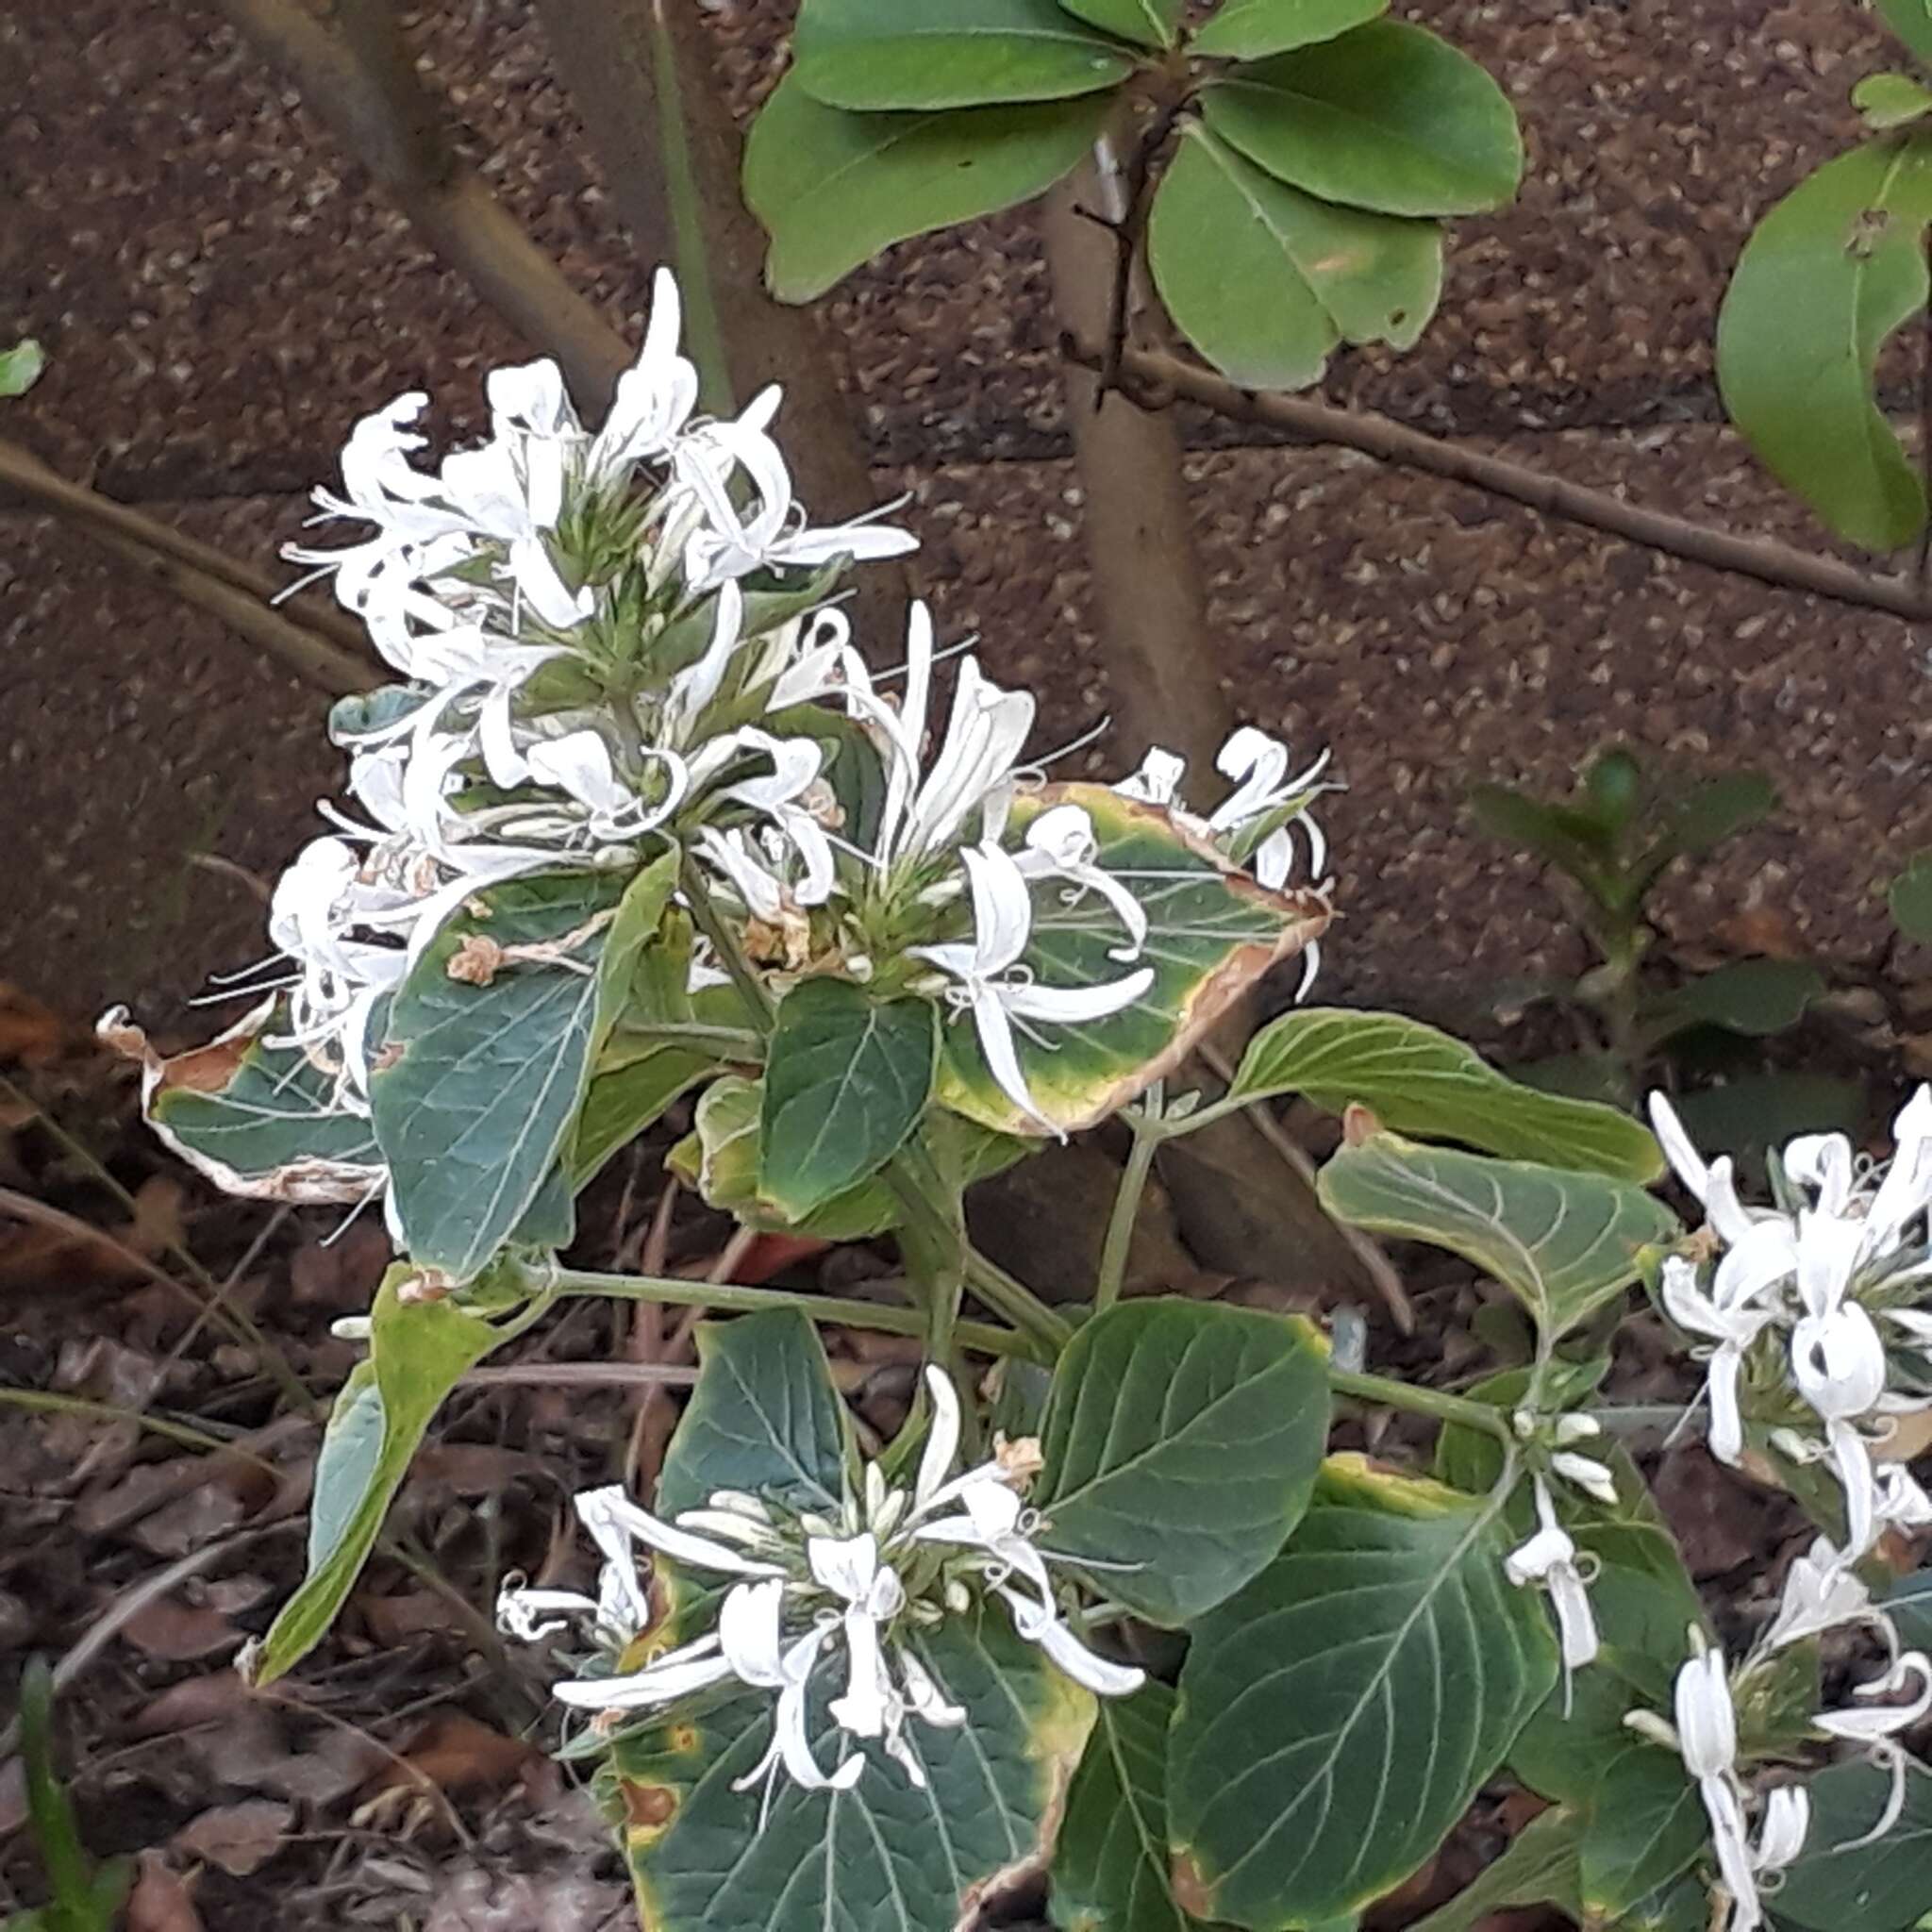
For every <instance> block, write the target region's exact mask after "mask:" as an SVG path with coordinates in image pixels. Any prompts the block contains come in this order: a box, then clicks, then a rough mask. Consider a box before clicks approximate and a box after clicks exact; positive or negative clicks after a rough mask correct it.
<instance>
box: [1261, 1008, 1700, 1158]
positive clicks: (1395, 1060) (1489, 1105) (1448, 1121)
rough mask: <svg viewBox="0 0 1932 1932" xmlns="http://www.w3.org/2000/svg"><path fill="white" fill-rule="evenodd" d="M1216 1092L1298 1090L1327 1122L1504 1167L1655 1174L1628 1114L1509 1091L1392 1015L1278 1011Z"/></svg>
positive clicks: (1450, 1042) (1456, 1049)
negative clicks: (1421, 1137) (1368, 1125)
mask: <svg viewBox="0 0 1932 1932" xmlns="http://www.w3.org/2000/svg"><path fill="white" fill-rule="evenodd" d="M1228 1091H1229V1092H1230V1094H1238V1095H1240V1096H1241V1097H1242V1098H1244V1099H1250V1100H1260V1099H1265V1098H1268V1097H1269V1096H1271V1095H1274V1094H1277V1093H1300V1094H1303V1095H1305V1096H1306V1097H1307V1099H1309V1100H1311V1101H1313V1102H1314V1104H1315V1105H1316V1106H1317V1107H1321V1108H1326V1109H1327V1110H1328V1111H1329V1112H1330V1113H1340V1112H1341V1111H1342V1109H1343V1108H1347V1107H1348V1106H1350V1105H1351V1104H1355V1105H1359V1106H1362V1107H1366V1108H1369V1110H1370V1111H1371V1112H1372V1113H1374V1115H1375V1117H1376V1118H1377V1119H1378V1120H1379V1121H1381V1122H1382V1123H1383V1124H1384V1125H1386V1126H1389V1127H1392V1128H1393V1129H1395V1131H1396V1132H1398V1133H1404V1134H1426V1135H1429V1136H1432V1137H1438V1138H1441V1139H1443V1140H1453V1141H1467V1142H1469V1144H1470V1145H1471V1146H1474V1147H1479V1148H1481V1149H1482V1150H1483V1151H1484V1152H1485V1153H1488V1154H1495V1155H1500V1156H1502V1157H1503V1158H1506V1159H1520V1160H1536V1161H1539V1162H1541V1164H1542V1165H1544V1166H1547V1167H1574V1168H1582V1169H1588V1170H1591V1171H1592V1172H1595V1173H1599V1174H1611V1175H1614V1176H1615V1177H1617V1178H1618V1179H1621V1180H1633V1181H1649V1180H1655V1179H1656V1178H1657V1175H1658V1174H1661V1173H1662V1172H1663V1157H1662V1156H1661V1155H1660V1154H1659V1153H1658V1151H1657V1141H1656V1140H1655V1139H1654V1138H1653V1137H1652V1135H1651V1134H1650V1132H1649V1131H1648V1129H1646V1128H1645V1127H1643V1126H1642V1125H1641V1124H1639V1123H1638V1122H1636V1121H1634V1120H1632V1119H1631V1118H1630V1116H1629V1115H1628V1114H1626V1113H1624V1112H1622V1111H1621V1110H1620V1109H1618V1108H1613V1107H1604V1106H1600V1105H1598V1104H1597V1103H1595V1102H1592V1101H1584V1100H1567V1099H1565V1098H1563V1097H1562V1096H1561V1095H1559V1094H1554V1093H1545V1092H1542V1091H1540V1090H1538V1089H1536V1088H1533V1087H1523V1086H1519V1085H1518V1084H1517V1083H1516V1082H1515V1081H1514V1080H1511V1079H1507V1078H1506V1077H1505V1076H1504V1075H1503V1074H1499V1073H1498V1072H1497V1071H1496V1070H1495V1068H1493V1067H1492V1066H1491V1065H1490V1064H1489V1062H1488V1061H1486V1060H1485V1059H1484V1058H1482V1056H1481V1055H1480V1054H1478V1053H1477V1052H1475V1050H1474V1048H1473V1047H1468V1046H1465V1045H1464V1044H1463V1043H1462V1042H1461V1041H1459V1040H1455V1039H1452V1038H1451V1037H1450V1036H1449V1035H1448V1034H1446V1033H1439V1032H1438V1031H1437V1030H1436V1028H1435V1027H1433V1026H1424V1024H1422V1022H1421V1021H1419V1020H1407V1019H1405V1018H1403V1016H1402V1015H1401V1014H1399V1013H1357V1012H1350V1011H1348V1010H1346V1009H1344V1008H1339V1007H1308V1008H1303V1009H1302V1010H1300V1011H1299V1012H1293V1013H1288V1014H1285V1015H1283V1017H1282V1018H1281V1019H1279V1020H1276V1021H1275V1022H1274V1023H1273V1024H1271V1025H1268V1026H1265V1027H1263V1028H1262V1030H1261V1031H1260V1032H1259V1033H1257V1035H1256V1036H1255V1038H1254V1039H1253V1040H1252V1041H1249V1043H1248V1050H1247V1052H1246V1054H1245V1055H1243V1057H1242V1058H1241V1067H1240V1069H1239V1071H1238V1072H1237V1073H1236V1074H1235V1080H1234V1085H1233V1086H1232V1087H1231V1088H1230V1089H1229V1090H1228Z"/></svg>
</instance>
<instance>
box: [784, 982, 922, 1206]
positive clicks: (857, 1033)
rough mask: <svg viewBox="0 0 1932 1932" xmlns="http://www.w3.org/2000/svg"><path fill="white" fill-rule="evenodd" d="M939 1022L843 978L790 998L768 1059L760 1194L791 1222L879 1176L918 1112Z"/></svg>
mask: <svg viewBox="0 0 1932 1932" xmlns="http://www.w3.org/2000/svg"><path fill="white" fill-rule="evenodd" d="M938 1054H939V1015H938V1010H937V1008H934V1007H933V1006H932V1004H931V1003H930V1002H929V1001H926V1000H922V999H902V1000H875V999H873V998H871V997H870V996H869V995H868V994H867V993H866V992H864V991H862V990H861V989H860V988H858V987H857V986H854V985H852V984H851V983H850V982H849V981H847V980H842V979H808V980H806V981H805V982H804V983H803V984H802V985H799V986H796V987H794V988H793V989H792V990H791V992H790V993H788V994H787V995H786V997H785V999H784V1001H783V1003H782V1004H781V1005H780V1006H779V1008H778V1024H777V1025H776V1026H775V1027H774V1029H773V1033H772V1042H771V1048H770V1051H769V1053H768V1054H767V1056H766V1059H765V1078H764V1117H763V1120H762V1122H761V1123H760V1127H759V1152H758V1158H759V1169H758V1192H759V1194H760V1195H761V1196H762V1197H763V1199H764V1200H765V1201H767V1202H768V1203H769V1204H770V1205H771V1206H772V1207H773V1208H774V1209H775V1210H776V1211H777V1212H778V1213H780V1214H782V1215H784V1216H785V1217H786V1219H787V1220H789V1221H803V1220H804V1219H805V1217H806V1216H807V1215H808V1214H809V1213H810V1212H811V1211H812V1209H813V1208H818V1207H821V1206H823V1205H824V1203H825V1202H826V1201H829V1200H830V1199H831V1198H832V1197H833V1196H834V1195H835V1194H840V1193H842V1192H843V1191H845V1190H846V1189H848V1188H853V1187H857V1186H858V1183H859V1182H860V1181H863V1180H866V1179H869V1178H870V1177H871V1176H872V1175H873V1174H876V1173H877V1172H878V1170H879V1169H880V1168H882V1167H883V1166H884V1165H885V1164H886V1162H887V1161H888V1160H890V1159H891V1158H892V1156H893V1155H894V1154H896V1153H897V1152H898V1151H899V1148H900V1147H901V1146H902V1145H903V1144H904V1142H905V1140H906V1137H907V1135H908V1134H909V1133H910V1132H911V1131H912V1129H913V1127H914V1126H915V1125H916V1124H918V1121H919V1117H920V1115H921V1114H922V1113H924V1111H925V1103H926V1101H927V1099H928V1098H929V1097H930V1095H931V1093H932V1082H933V1068H934V1063H935V1060H936V1059H937V1057H938Z"/></svg>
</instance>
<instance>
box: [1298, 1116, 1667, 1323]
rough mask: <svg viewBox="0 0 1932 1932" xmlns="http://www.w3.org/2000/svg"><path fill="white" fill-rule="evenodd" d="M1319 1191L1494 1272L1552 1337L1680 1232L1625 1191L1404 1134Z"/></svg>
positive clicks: (1340, 1209)
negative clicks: (1649, 1249) (1644, 1255)
mask: <svg viewBox="0 0 1932 1932" xmlns="http://www.w3.org/2000/svg"><path fill="white" fill-rule="evenodd" d="M1319 1191H1320V1193H1321V1198H1322V1205H1323V1206H1324V1208H1327V1209H1328V1211H1329V1212H1330V1213H1331V1214H1334V1215H1336V1216H1338V1217H1339V1218H1340V1219H1341V1220H1343V1221H1346V1222H1350V1223H1352V1224H1354V1225H1355V1226H1357V1227H1363V1228H1367V1229H1369V1230H1370V1231H1371V1232H1372V1233H1374V1234H1386V1235H1395V1236H1399V1237H1401V1238H1402V1239H1404V1240H1407V1241H1427V1242H1428V1243H1430V1245H1432V1246H1434V1247H1439V1248H1447V1249H1448V1250H1449V1251H1450V1252H1451V1253H1452V1254H1456V1255H1460V1256H1461V1257H1463V1259H1464V1260H1466V1261H1473V1262H1474V1263H1475V1265H1476V1266H1477V1267H1479V1268H1482V1269H1485V1270H1487V1271H1488V1272H1489V1273H1490V1274H1492V1275H1494V1276H1495V1278H1496V1279H1497V1280H1498V1281H1500V1282H1501V1283H1502V1284H1503V1286H1504V1287H1505V1288H1507V1289H1508V1290H1509V1291H1511V1292H1512V1293H1513V1294H1515V1295H1516V1296H1517V1297H1518V1299H1519V1300H1521V1301H1522V1302H1523V1304H1524V1307H1527V1308H1528V1309H1529V1311H1530V1313H1531V1314H1532V1315H1533V1316H1534V1317H1535V1318H1536V1320H1537V1322H1538V1324H1540V1325H1541V1327H1542V1328H1543V1329H1544V1330H1545V1331H1546V1332H1547V1333H1548V1334H1550V1335H1551V1336H1553V1337H1554V1336H1559V1335H1562V1334H1565V1333H1567V1332H1568V1331H1569V1330H1570V1329H1572V1328H1574V1327H1575V1326H1576V1324H1578V1323H1580V1322H1582V1321H1585V1320H1587V1319H1588V1318H1589V1316H1590V1315H1591V1314H1592V1313H1593V1312H1594V1311H1595V1310H1596V1309H1597V1308H1599V1307H1602V1306H1603V1305H1604V1304H1605V1303H1606V1302H1607V1301H1608V1300H1609V1299H1610V1298H1611V1297H1612V1296H1614V1295H1615V1294H1616V1293H1617V1292H1618V1291H1620V1290H1621V1289H1623V1288H1624V1287H1625V1286H1626V1285H1627V1284H1628V1283H1630V1282H1631V1281H1633V1280H1635V1279H1636V1277H1637V1274H1638V1268H1639V1257H1640V1254H1641V1250H1642V1249H1643V1248H1645V1247H1646V1246H1649V1245H1652V1244H1654V1243H1658V1242H1662V1241H1670V1240H1672V1239H1673V1238H1674V1237H1675V1236H1676V1235H1677V1234H1679V1233H1680V1232H1681V1231H1682V1230H1681V1228H1680V1227H1679V1225H1678V1223H1677V1220H1676V1217H1675V1216H1674V1214H1672V1213H1671V1211H1670V1210H1669V1209H1668V1208H1665V1207H1664V1206H1663V1204H1662V1203H1661V1202H1659V1201H1657V1200H1654V1199H1653V1198H1652V1197H1651V1196H1650V1195H1649V1194H1646V1193H1645V1192H1643V1191H1642V1190H1641V1188H1635V1187H1632V1186H1630V1185H1629V1184H1628V1183H1626V1182H1624V1181H1615V1180H1611V1179H1609V1178H1607V1176H1605V1175H1602V1174H1575V1173H1571V1172H1569V1171H1567V1170H1565V1169H1562V1168H1554V1167H1541V1166H1537V1165H1535V1164H1533V1163H1531V1162H1528V1161H1515V1160H1492V1159H1490V1158H1487V1157H1486V1156H1483V1155H1478V1154H1464V1153H1461V1152H1460V1151H1458V1150H1457V1149H1455V1148H1450V1147H1423V1146H1419V1145H1418V1144H1417V1143H1416V1142H1414V1141H1405V1140H1403V1139H1402V1138H1401V1137H1400V1136H1399V1135H1396V1134H1388V1133H1378V1134H1374V1135H1371V1136H1370V1138H1369V1139H1368V1140H1366V1141H1362V1142H1360V1143H1359V1144H1358V1145H1355V1146H1343V1147H1342V1148H1341V1149H1340V1150H1339V1151H1338V1152H1337V1153H1336V1154H1335V1155H1334V1156H1333V1157H1332V1158H1331V1159H1330V1160H1329V1162H1328V1164H1327V1166H1326V1167H1324V1169H1323V1170H1322V1175H1321V1180H1320V1183H1319Z"/></svg>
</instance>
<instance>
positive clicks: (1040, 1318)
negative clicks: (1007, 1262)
mask: <svg viewBox="0 0 1932 1932" xmlns="http://www.w3.org/2000/svg"><path fill="white" fill-rule="evenodd" d="M966 1286H967V1287H968V1288H970V1289H971V1290H972V1291H973V1292H974V1294H976V1295H977V1296H978V1297H979V1299H980V1300H981V1301H983V1302H984V1303H985V1304H986V1305H987V1307H990V1308H991V1309H993V1310H994V1311H995V1312H996V1313H999V1314H1002V1315H1004V1316H1005V1317H1006V1318H1007V1320H1008V1321H1009V1322H1010V1323H1012V1324H1013V1325H1014V1326H1015V1327H1016V1328H1020V1329H1024V1331H1025V1333H1026V1334H1027V1335H1028V1336H1029V1337H1030V1338H1031V1339H1032V1341H1034V1342H1035V1343H1036V1344H1037V1345H1038V1344H1043V1345H1044V1346H1045V1349H1046V1351H1047V1353H1046V1357H1045V1359H1046V1360H1047V1361H1048V1362H1049V1363H1051V1362H1052V1361H1054V1360H1055V1359H1056V1358H1057V1357H1058V1355H1059V1352H1060V1350H1061V1349H1063V1348H1064V1347H1066V1345H1067V1343H1068V1342H1069V1341H1072V1340H1073V1339H1074V1330H1073V1324H1071V1323H1069V1322H1068V1321H1067V1320H1066V1318H1065V1317H1064V1316H1061V1315H1057V1314H1055V1313H1054V1311H1053V1310H1052V1309H1051V1308H1050V1307H1047V1305H1046V1304H1045V1303H1044V1302H1043V1301H1041V1299H1040V1297H1039V1296H1038V1295H1037V1294H1035V1293H1034V1292H1033V1291H1032V1290H1031V1289H1030V1288H1028V1287H1027V1286H1026V1285H1025V1284H1024V1282H1020V1281H1015V1280H1014V1279H1013V1277H1012V1276H1011V1275H1010V1274H1008V1273H1007V1271H1006V1270H1005V1269H1004V1268H1002V1267H1001V1266H1000V1265H999V1264H998V1263H997V1262H996V1261H990V1260H989V1259H988V1258H987V1257H985V1256H984V1255H982V1254H981V1253H980V1252H979V1250H978V1249H977V1248H975V1247H974V1246H973V1244H972V1243H971V1242H970V1241H969V1242H968V1243H967V1245H966ZM969 1325H971V1324H967V1323H964V1322H962V1323H961V1324H959V1330H958V1337H959V1340H960V1341H965V1339H966V1329H967V1328H968V1326H969Z"/></svg>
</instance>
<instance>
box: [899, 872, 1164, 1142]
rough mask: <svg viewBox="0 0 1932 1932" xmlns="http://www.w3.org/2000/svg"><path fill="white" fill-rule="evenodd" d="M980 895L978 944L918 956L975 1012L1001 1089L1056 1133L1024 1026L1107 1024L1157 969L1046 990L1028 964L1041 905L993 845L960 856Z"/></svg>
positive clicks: (925, 950) (921, 950)
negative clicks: (1022, 1035) (1034, 1083)
mask: <svg viewBox="0 0 1932 1932" xmlns="http://www.w3.org/2000/svg"><path fill="white" fill-rule="evenodd" d="M959 858H960V862H961V863H962V864H963V865H964V867H965V869H966V877H967V881H968V884H969V886H970V888H971V891H972V907H973V939H972V941H971V942H970V943H962V942H960V941H941V942H939V943H936V944H933V945H925V946H913V947H910V948H908V950H909V951H910V952H911V954H912V955H913V956H914V957H915V958H921V959H925V960H929V961H930V962H931V963H932V964H933V965H935V966H937V967H939V968H940V969H941V971H942V972H944V973H946V974H950V975H951V977H952V978H953V980H954V981H955V982H956V984H955V985H954V986H952V987H951V988H949V989H948V990H947V998H948V999H949V1000H950V1001H951V1002H952V1003H953V1004H954V1005H955V1006H956V1007H957V1008H959V1009H960V1010H961V1011H963V1012H968V1013H971V1015H972V1016H973V1024H974V1030H975V1031H976V1033H977V1034H978V1037H979V1048H980V1051H981V1052H982V1053H983V1054H984V1055H985V1056H986V1064H987V1067H988V1069H989V1071H990V1072H991V1074H992V1076H993V1079H994V1080H995V1081H996V1082H997V1083H998V1085H999V1088H1000V1091H1002V1092H1003V1093H1005V1094H1006V1096H1007V1097H1008V1099H1009V1100H1010V1101H1011V1102H1012V1103H1013V1105H1014V1106H1015V1107H1017V1108H1020V1109H1021V1110H1022V1111H1023V1112H1024V1113H1025V1114H1026V1115H1027V1116H1028V1117H1029V1118H1030V1119H1032V1120H1035V1121H1037V1122H1039V1124H1041V1126H1042V1127H1044V1128H1045V1129H1046V1130H1047V1131H1048V1132H1049V1133H1052V1134H1058V1135H1059V1136H1060V1138H1061V1139H1064V1138H1065V1135H1064V1133H1063V1132H1062V1130H1061V1129H1060V1128H1059V1127H1058V1126H1057V1125H1056V1124H1054V1122H1052V1121H1051V1120H1049V1119H1048V1118H1047V1117H1046V1115H1044V1114H1043V1113H1041V1110H1040V1106H1039V1103H1038V1102H1037V1101H1036V1100H1035V1099H1034V1097H1033V1092H1032V1090H1031V1089H1030V1088H1029V1087H1028V1086H1027V1084H1026V1076H1025V1074H1024V1072H1023V1071H1022V1069H1021V1066H1020V1056H1019V1050H1018V1047H1017V1045H1016V1043H1015V1041H1014V1038H1013V1035H1014V1029H1015V1027H1016V1025H1017V1026H1018V1027H1019V1028H1020V1029H1021V1030H1023V1031H1025V1032H1028V1033H1029V1034H1030V1033H1031V1031H1032V1029H1031V1027H1030V1026H1029V1025H1028V1024H1027V1023H1029V1022H1040V1023H1043V1024H1050V1025H1077V1024H1080V1023H1082V1022H1084V1021H1088V1020H1103V1019H1105V1018H1107V1017H1108V1014H1110V1013H1118V1012H1120V1011H1121V1010H1122V1009H1123V1008H1126V1007H1130V1006H1132V1005H1133V1004H1134V1002H1135V1001H1136V1000H1138V999H1140V998H1141V996H1142V995H1143V994H1144V993H1145V992H1146V991H1147V990H1148V988H1149V987H1151V986H1152V985H1153V984H1154V970H1153V968H1152V967H1147V966H1143V967H1141V969H1140V971H1139V972H1136V973H1130V974H1126V976H1125V977H1124V978H1122V979H1114V980H1108V981H1106V982H1104V983H1103V984H1101V985H1099V986H1065V987H1062V986H1042V985H1041V984H1040V983H1039V982H1038V981H1037V980H1035V979H1034V977H1033V976H1032V974H1031V972H1030V971H1029V970H1028V969H1026V968H1024V967H1023V966H1022V965H1021V964H1020V956H1021V955H1022V954H1023V953H1024V951H1025V950H1026V941H1027V940H1028V938H1029V937H1030V935H1031V932H1032V925H1033V905H1032V900H1031V897H1030V896H1029V894H1028V892H1027V890H1026V880H1025V877H1024V874H1022V872H1021V871H1020V867H1019V865H1018V863H1017V861H1016V860H1015V859H1014V858H1013V856H1012V855H1011V854H1010V853H1008V852H1004V851H1002V850H1001V849H1000V848H999V846H997V845H995V844H993V843H992V842H991V841H986V842H985V843H983V844H979V845H969V846H967V847H965V848H964V849H963V850H962V851H961V852H960V854H959Z"/></svg>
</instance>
